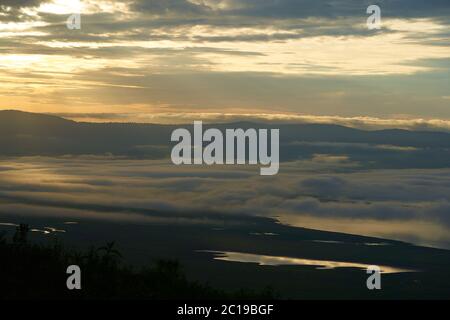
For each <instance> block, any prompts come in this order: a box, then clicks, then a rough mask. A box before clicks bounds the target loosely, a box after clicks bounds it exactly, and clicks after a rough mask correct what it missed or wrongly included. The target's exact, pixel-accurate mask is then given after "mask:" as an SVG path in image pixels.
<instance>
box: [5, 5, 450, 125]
mask: <svg viewBox="0 0 450 320" xmlns="http://www.w3.org/2000/svg"><path fill="white" fill-rule="evenodd" d="M371 4H376V5H378V6H379V7H380V8H381V16H382V20H381V29H378V30H369V29H368V27H367V25H366V21H367V18H368V16H369V14H367V13H366V9H367V7H368V6H369V5H371ZM74 13H80V14H81V29H80V30H76V29H75V30H70V29H68V28H67V26H66V20H67V19H68V18H69V16H70V15H71V14H74ZM449 26H450V2H449V1H448V0H428V1H427V0H385V1H369V0H359V1H356V0H355V1H353V0H347V1H344V0H326V1H325V0H324V1H306V0H152V1H143V0H119V1H108V0H85V1H78V0H73V1H62V0H52V1H45V0H44V1H42V0H14V1H13V0H0V83H1V85H0V110H1V109H18V110H24V111H31V112H42V113H52V114H57V115H61V116H64V117H67V118H71V119H75V120H82V121H102V122H105V121H127V122H129V121H135V122H187V121H191V120H193V119H196V120H198V119H207V120H209V121H214V120H220V119H222V120H223V119H240V118H246V119H247V118H257V119H269V120H283V121H311V122H314V121H319V122H332V123H339V122H341V123H343V124H348V123H353V124H354V123H359V124H365V123H369V124H371V125H377V124H380V125H384V126H386V125H391V126H394V127H398V126H400V125H402V126H408V124H411V125H413V124H417V123H425V124H427V125H430V126H435V127H437V128H447V129H448V128H450V90H449V88H450V28H449Z"/></svg>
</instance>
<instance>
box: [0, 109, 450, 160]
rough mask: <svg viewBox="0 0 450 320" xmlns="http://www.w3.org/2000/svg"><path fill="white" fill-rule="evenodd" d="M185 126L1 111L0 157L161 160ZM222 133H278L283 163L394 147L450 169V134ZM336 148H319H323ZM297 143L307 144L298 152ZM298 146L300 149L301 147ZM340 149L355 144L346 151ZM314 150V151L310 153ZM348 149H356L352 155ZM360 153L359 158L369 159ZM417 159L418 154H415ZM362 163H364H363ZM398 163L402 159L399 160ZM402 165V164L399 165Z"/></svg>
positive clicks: (325, 127) (301, 129)
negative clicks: (174, 134)
mask: <svg viewBox="0 0 450 320" xmlns="http://www.w3.org/2000/svg"><path fill="white" fill-rule="evenodd" d="M179 127H185V128H188V129H191V128H192V125H191V124H186V125H161V124H141V123H139V124H138V123H86V122H75V121H72V120H67V119H63V118H60V117H57V116H53V115H45V114H37V113H27V112H21V111H13V110H6V111H0V155H2V156H25V155H65V154H73V155H77V154H105V153H111V154H114V155H126V156H134V157H145V158H162V157H167V156H168V155H169V154H170V149H171V146H172V145H173V143H171V141H170V136H171V133H172V131H173V130H174V129H176V128H179ZM204 127H205V129H207V128H208V127H215V128H219V129H221V130H224V129H226V128H243V129H247V128H279V129H280V145H281V146H280V152H281V156H282V160H283V159H284V160H292V159H298V158H302V157H305V156H309V155H311V154H314V153H336V152H337V153H338V154H341V153H344V154H345V152H347V153H348V152H350V153H352V152H353V151H354V150H353V149H354V148H353V147H352V146H354V147H355V148H356V147H358V148H360V147H361V144H367V145H369V146H370V145H372V146H377V145H391V146H399V147H412V148H420V149H422V151H423V150H426V151H427V154H422V155H420V159H421V160H420V161H421V162H423V161H425V160H426V158H427V157H429V156H430V152H436V155H437V156H439V157H441V158H442V159H441V161H440V164H439V166H443V165H444V166H445V164H447V165H450V155H449V150H450V133H445V132H434V131H433V132H427V131H408V130H401V129H391V130H378V131H365V130H360V129H355V128H348V127H344V126H340V125H333V124H268V123H253V122H235V123H226V124H224V123H220V124H210V125H204ZM324 142H326V143H331V144H335V145H336V147H333V145H332V146H331V147H326V146H325V147H324V146H323V145H318V146H315V145H314V144H320V143H324ZM298 143H307V144H308V145H307V146H303V147H302V146H299V145H298ZM296 144H297V145H296ZM340 144H350V146H347V147H346V148H344V149H345V150H346V151H345V150H344V151H345V152H344V151H342V150H341V151H340V150H337V147H338V146H339V145H340ZM308 148H309V149H308ZM349 148H350V149H351V150H350V151H349ZM366 154H367V152H366V151H365V153H362V152H360V156H364V155H366ZM416 155H418V154H416ZM360 158H361V157H360ZM397 158H398V156H397ZM398 161H400V160H398Z"/></svg>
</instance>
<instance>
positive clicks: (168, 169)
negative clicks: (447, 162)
mask: <svg viewBox="0 0 450 320" xmlns="http://www.w3.org/2000/svg"><path fill="white" fill-rule="evenodd" d="M342 168H345V170H344V173H343V170H342ZM0 170H1V178H0V184H1V188H0V198H1V199H2V202H3V203H2V207H1V214H2V215H3V217H5V215H7V214H14V215H16V216H30V215H31V216H33V215H38V216H44V217H45V216H60V217H62V216H64V217H67V219H69V218H91V219H122V220H132V221H140V222H159V223H171V222H173V223H178V222H180V221H182V223H208V224H213V225H220V224H221V223H223V219H224V216H229V217H240V218H239V219H245V216H264V217H272V218H276V219H278V220H279V221H280V222H282V223H286V224H290V225H295V226H299V227H310V228H316V229H326V230H331V231H343V232H348V233H356V234H364V235H372V236H379V237H386V238H393V239H400V240H406V241H412V242H414V243H418V244H427V245H435V246H440V247H449V245H450V238H449V234H450V233H449V229H450V218H449V215H448V214H449V212H450V210H449V209H450V203H449V201H448V194H450V183H449V181H450V179H449V178H450V171H449V170H447V169H428V170H418V169H403V170H401V169H400V170H376V171H365V170H363V171H362V170H360V169H359V167H358V166H357V165H356V164H353V165H352V163H349V162H348V159H345V157H340V158H338V157H326V156H321V157H316V158H314V159H311V160H303V161H299V162H295V163H286V164H283V166H282V170H281V173H280V174H279V175H277V176H275V177H270V178H268V177H261V176H259V175H258V174H257V171H258V170H257V169H256V168H252V167H234V168H233V167H229V166H227V167H215V168H206V167H174V166H173V165H171V164H169V163H167V162H164V161H147V160H142V161H138V160H127V159H120V158H113V157H109V158H108V157H103V158H102V157H76V158H73V157H65V158H41V157H31V158H20V159H12V160H3V161H2V162H1V163H0ZM3 219H7V218H3ZM24 219H25V218H24ZM237 220H238V219H237ZM4 222H8V221H4Z"/></svg>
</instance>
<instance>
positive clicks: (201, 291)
mask: <svg viewBox="0 0 450 320" xmlns="http://www.w3.org/2000/svg"><path fill="white" fill-rule="evenodd" d="M28 232H29V226H28V225H26V224H21V225H20V226H18V227H17V230H16V233H15V234H14V236H13V241H12V243H10V242H8V239H7V238H6V237H5V236H4V234H0V261H1V263H0V277H1V278H2V282H1V284H0V285H1V289H2V290H0V299H5V298H13V299H17V298H19V299H34V298H37V299H43V298H58V299H99V298H100V299H118V298H121V299H183V298H188V299H196V298H201V299H205V298H207V299H214V298H224V299H227V298H237V297H239V298H243V299H251V298H258V297H265V298H266V297H268V295H270V294H271V292H268V291H267V292H266V291H264V292H261V293H257V292H256V293H254V292H250V291H244V290H240V291H238V292H236V293H227V292H225V291H222V290H217V289H215V288H212V287H211V286H209V285H205V284H201V283H199V282H193V281H189V280H187V279H186V276H185V275H184V273H183V270H182V267H181V264H180V263H179V262H178V261H176V260H158V261H156V263H155V264H154V265H150V266H146V267H143V268H141V269H139V270H136V269H134V268H132V267H130V266H126V265H125V264H123V263H121V257H122V256H121V254H120V252H119V251H118V250H117V249H116V245H115V242H109V243H107V244H106V245H105V246H103V247H100V248H98V249H96V248H94V247H91V248H90V249H89V250H87V252H82V251H80V250H74V249H72V250H68V249H66V248H64V246H63V245H62V243H61V242H60V241H58V239H56V238H55V239H53V241H52V242H50V243H48V244H33V243H30V242H28V241H27V234H28ZM71 264H76V265H79V266H80V268H81V270H82V275H83V276H82V283H83V289H82V290H80V291H77V290H74V291H69V290H67V288H66V279H67V274H66V268H67V266H69V265H71Z"/></svg>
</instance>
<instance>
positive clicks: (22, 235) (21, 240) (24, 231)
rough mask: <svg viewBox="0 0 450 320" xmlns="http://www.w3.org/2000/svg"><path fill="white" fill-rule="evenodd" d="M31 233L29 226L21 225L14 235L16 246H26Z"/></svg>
mask: <svg viewBox="0 0 450 320" xmlns="http://www.w3.org/2000/svg"><path fill="white" fill-rule="evenodd" d="M29 231H30V227H29V226H28V224H23V223H21V224H20V225H19V226H18V227H17V228H16V233H15V234H14V237H13V242H14V243H15V244H19V245H23V244H25V243H26V242H27V238H28V232H29Z"/></svg>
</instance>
